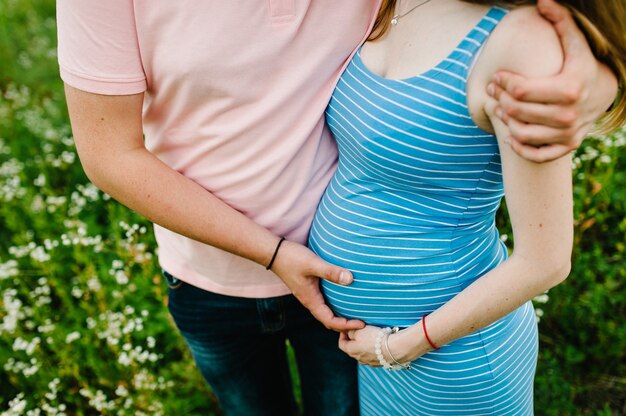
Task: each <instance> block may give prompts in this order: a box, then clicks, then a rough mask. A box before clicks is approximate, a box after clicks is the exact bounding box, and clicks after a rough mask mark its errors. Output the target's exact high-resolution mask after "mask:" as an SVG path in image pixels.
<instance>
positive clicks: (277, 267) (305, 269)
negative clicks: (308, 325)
mask: <svg viewBox="0 0 626 416" xmlns="http://www.w3.org/2000/svg"><path fill="white" fill-rule="evenodd" d="M272 271H274V273H276V274H277V275H278V277H280V278H281V279H282V280H283V282H285V284H286V285H287V287H288V288H289V289H290V290H291V292H292V293H293V295H294V296H295V297H296V298H297V299H298V300H299V301H300V303H302V305H304V307H305V308H307V309H308V310H309V311H310V312H311V314H312V315H313V316H314V317H315V318H316V319H317V320H318V321H320V322H321V323H322V324H324V326H325V327H326V328H328V329H332V330H335V331H348V330H351V329H360V328H363V327H364V326H365V324H364V323H363V322H362V321H358V320H347V319H345V318H340V317H337V316H335V315H334V314H333V311H332V310H331V309H330V308H329V307H328V305H326V302H325V301H324V296H323V295H322V292H321V291H320V287H319V279H326V280H328V281H330V282H333V283H337V284H341V285H347V284H350V283H352V274H351V273H350V272H349V271H348V270H346V269H344V268H341V267H337V266H333V265H331V264H328V263H326V262H325V261H323V260H322V259H320V258H319V257H317V256H316V255H315V254H314V253H313V252H312V251H311V250H309V249H308V248H306V247H304V246H302V245H300V244H297V243H293V242H290V241H285V242H284V243H283V244H282V246H281V248H280V250H279V252H278V255H277V256H276V260H275V261H274V264H273V266H272Z"/></svg>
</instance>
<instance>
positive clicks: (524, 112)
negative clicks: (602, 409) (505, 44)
mask: <svg viewBox="0 0 626 416" xmlns="http://www.w3.org/2000/svg"><path fill="white" fill-rule="evenodd" d="M537 7H538V10H539V12H540V13H541V14H542V15H543V17H544V18H546V19H547V20H549V21H550V22H551V23H552V24H553V26H554V29H555V30H556V32H557V34H558V35H559V37H560V40H561V45H562V47H563V51H564V54H565V60H564V63H563V67H562V70H561V72H560V73H559V74H557V75H556V76H552V77H544V78H532V79H531V78H525V77H523V76H520V75H517V74H513V73H511V72H499V73H497V74H496V75H495V76H494V80H493V81H494V82H493V83H492V84H490V85H489V86H488V88H487V91H488V93H489V95H491V96H492V97H494V98H495V99H496V100H497V101H498V105H497V107H496V109H495V111H494V112H495V114H496V115H497V116H498V117H499V118H500V119H502V121H504V123H505V124H507V126H508V127H509V130H510V132H511V136H510V138H509V142H510V145H511V147H512V148H513V150H514V151H515V152H516V153H517V154H519V155H520V156H522V157H524V158H525V159H528V160H531V161H534V162H545V161H550V160H554V159H558V158H559V157H561V156H563V155H565V154H566V153H568V152H570V151H572V150H574V149H576V148H577V147H578V146H580V144H581V143H582V141H583V139H584V138H585V135H586V134H587V133H588V132H589V130H590V128H591V127H592V126H593V124H594V122H595V121H596V120H597V119H599V118H600V117H602V115H604V113H605V112H606V110H607V109H608V108H609V106H610V105H611V103H612V102H613V100H614V98H615V96H616V94H617V80H616V78H615V75H613V73H612V72H611V71H610V70H609V69H608V67H607V66H606V65H603V64H601V63H600V62H598V61H597V60H596V59H595V57H594V55H593V53H592V52H591V49H590V48H589V45H588V44H587V41H586V40H585V36H584V35H583V34H582V32H581V31H580V30H579V29H578V27H577V26H576V23H575V22H574V19H573V18H572V15H571V13H570V12H569V11H568V10H567V9H566V8H565V7H563V6H561V5H559V4H558V3H556V2H555V1H554V0H539V1H538V3H537Z"/></svg>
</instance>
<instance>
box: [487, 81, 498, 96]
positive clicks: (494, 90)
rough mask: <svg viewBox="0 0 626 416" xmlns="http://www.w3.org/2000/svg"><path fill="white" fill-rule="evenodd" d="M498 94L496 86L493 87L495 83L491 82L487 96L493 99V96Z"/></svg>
mask: <svg viewBox="0 0 626 416" xmlns="http://www.w3.org/2000/svg"><path fill="white" fill-rule="evenodd" d="M495 92H496V86H495V85H493V82H490V83H489V84H488V85H487V94H489V95H490V96H492V97H493V94H494V93H495Z"/></svg>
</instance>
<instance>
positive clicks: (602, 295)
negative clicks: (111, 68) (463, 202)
mask: <svg viewBox="0 0 626 416" xmlns="http://www.w3.org/2000/svg"><path fill="white" fill-rule="evenodd" d="M55 37H56V35H55V21H54V1H52V0H30V1H29V0H0V412H1V413H0V415H2V416H9V415H44V414H45V415H63V414H65V415H100V414H101V415H165V414H167V415H172V414H175V415H185V414H187V415H200V414H202V415H210V414H216V413H217V412H218V411H217V410H216V404H215V400H214V399H213V398H212V396H211V393H210V391H209V389H208V388H207V387H206V386H205V385H204V382H203V381H202V379H201V377H200V375H199V374H198V372H197V371H196V370H195V368H194V366H193V363H192V360H191V357H190V355H189V354H188V352H187V350H186V348H185V345H184V342H183V340H182V339H181V337H180V336H179V335H178V333H177V331H176V329H175V326H174V324H173V322H172V321H171V319H170V317H169V315H168V313H167V308H166V306H165V304H166V294H167V292H166V290H165V289H166V286H165V283H164V282H163V281H162V279H161V276H160V273H159V270H158V268H157V265H156V262H155V243H154V240H153V237H152V233H151V228H150V225H149V224H148V223H147V222H146V221H145V220H143V219H142V218H141V217H139V216H138V215H136V214H135V213H133V212H131V211H129V210H128V209H126V208H124V207H122V206H120V205H119V204H117V203H116V202H114V201H112V200H110V199H109V198H108V196H107V195H105V194H103V193H101V192H100V191H98V190H97V189H96V188H95V187H93V185H91V184H90V183H89V182H88V180H87V178H86V177H85V175H84V173H83V172H82V169H81V167H80V163H79V161H78V158H77V156H76V152H75V149H74V145H73V142H72V138H71V131H70V128H69V125H68V121H67V120H68V119H67V114H66V109H65V103H64V98H63V91H62V84H61V81H60V79H59V77H58V69H57V64H56V51H55V46H56V40H55ZM625 145H626V134H625V133H624V132H618V133H616V134H614V135H612V136H610V137H603V138H591V139H588V140H587V141H586V142H585V144H584V145H583V147H582V148H581V149H580V150H579V152H578V153H577V156H576V158H575V161H574V165H575V166H574V167H573V168H574V169H575V197H576V225H577V227H576V249H575V253H574V256H573V271H572V274H571V276H570V278H569V279H568V280H567V281H566V282H565V283H563V284H562V285H560V286H558V287H557V288H555V289H553V290H552V291H551V292H550V293H548V294H547V295H544V296H540V297H538V298H537V299H536V308H537V314H538V315H539V316H541V321H540V331H541V338H540V341H541V349H540V358H539V366H538V371H537V378H536V386H535V390H536V414H537V415H565V414H566V415H607V416H608V415H624V414H626V322H625V317H626V290H625V289H626V283H625V282H626V260H625V249H626V237H625V236H626V150H625ZM504 218H505V216H504V215H501V216H500V217H499V223H500V226H501V227H502V229H503V230H504V231H503V232H504V233H505V234H506V233H507V230H508V224H507V223H506V220H505V219H504Z"/></svg>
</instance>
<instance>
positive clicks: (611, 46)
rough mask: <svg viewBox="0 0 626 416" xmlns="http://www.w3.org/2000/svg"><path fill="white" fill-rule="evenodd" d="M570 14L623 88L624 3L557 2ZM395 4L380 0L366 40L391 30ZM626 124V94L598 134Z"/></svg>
mask: <svg viewBox="0 0 626 416" xmlns="http://www.w3.org/2000/svg"><path fill="white" fill-rule="evenodd" d="M463 1H465V2H467V3H473V4H484V5H491V6H494V5H502V6H521V5H535V4H537V2H536V1H535V0H509V1H494V0H463ZM559 3H560V4H562V5H564V6H566V7H567V8H569V9H570V10H571V11H572V14H573V15H574V18H575V20H576V22H577V24H578V26H579V27H580V29H581V30H582V31H583V33H584V34H585V36H586V38H587V42H589V45H590V46H591V50H592V51H593V53H594V55H595V56H596V58H597V59H598V60H599V61H601V62H603V63H605V64H606V65H608V66H609V67H610V68H611V69H612V70H613V72H614V73H615V74H616V76H617V79H618V82H619V85H620V90H621V88H622V87H623V86H624V85H625V84H626V31H624V28H623V22H626V2H625V1H624V0H602V1H589V0H559ZM395 9H396V0H383V1H382V4H381V6H380V10H379V12H378V17H377V18H376V22H375V23H374V27H373V29H372V33H371V35H370V37H369V39H368V40H376V39H379V38H381V37H382V36H383V35H385V33H387V31H388V30H389V28H390V25H391V19H392V17H393V15H394V14H395ZM624 123H626V94H623V93H622V92H621V91H620V94H619V96H618V98H617V100H616V101H615V103H614V104H613V106H612V108H611V110H610V111H609V112H608V113H607V115H606V116H605V117H604V118H603V119H602V122H601V125H600V126H599V128H598V130H599V131H602V132H608V131H611V130H614V129H616V128H619V127H621V126H622V125H624Z"/></svg>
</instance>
